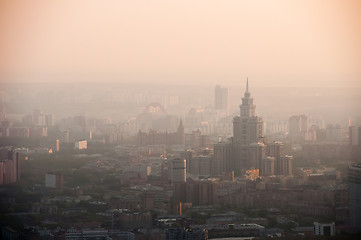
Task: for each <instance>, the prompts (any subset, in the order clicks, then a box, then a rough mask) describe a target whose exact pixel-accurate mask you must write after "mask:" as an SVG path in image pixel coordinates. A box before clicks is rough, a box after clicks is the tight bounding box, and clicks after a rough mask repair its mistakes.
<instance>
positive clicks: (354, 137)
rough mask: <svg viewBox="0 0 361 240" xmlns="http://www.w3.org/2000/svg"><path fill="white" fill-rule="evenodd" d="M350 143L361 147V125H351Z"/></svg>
mask: <svg viewBox="0 0 361 240" xmlns="http://www.w3.org/2000/svg"><path fill="white" fill-rule="evenodd" d="M349 137H350V145H351V146H354V147H356V146H358V147H361V127H357V126H350V127H349Z"/></svg>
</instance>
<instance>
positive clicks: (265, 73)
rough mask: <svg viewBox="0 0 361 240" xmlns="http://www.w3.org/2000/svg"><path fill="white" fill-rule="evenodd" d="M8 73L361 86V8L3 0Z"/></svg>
mask: <svg viewBox="0 0 361 240" xmlns="http://www.w3.org/2000/svg"><path fill="white" fill-rule="evenodd" d="M0 76H1V77H2V78H1V81H5V80H12V79H17V80H21V81H34V80H41V81H44V80H47V81H59V80H62V81H66V80H67V81H70V80H74V79H75V80H81V81H85V80H88V79H102V80H104V79H108V80H117V81H119V82H121V81H124V82H129V81H133V80H134V81H154V82H158V83H175V82H178V81H182V82H186V83H192V82H195V81H197V82H198V83H208V84H215V83H221V82H222V81H224V83H225V84H235V82H237V81H243V80H242V79H245V77H246V76H249V77H250V78H251V79H255V80H254V81H255V82H257V83H258V84H261V83H265V84H269V85H273V84H280V83H282V84H284V83H287V81H289V84H300V83H304V84H316V85H317V84H321V83H325V82H328V83H330V84H336V85H337V84H340V83H343V84H348V85H350V86H357V87H359V86H360V79H361V1H359V0H323V1H321V0H299V1H296V0H295V1H291V0H272V1H271V0H264V1H261V0H258V1H257V0H250V1H241V0H228V1H211V0H199V1H197V0H196V1H195V0H190V1H185V0H182V1H172V0H161V1H137V0H128V1H121V0H114V1H112V0H106V1H100V0H99V1H91V0H69V1H66V0H62V1H60V0H59V1H49V0H45V1H10V0H9V1H6V0H2V1H1V2H0ZM242 83H243V82H242Z"/></svg>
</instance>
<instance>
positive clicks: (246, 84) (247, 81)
mask: <svg viewBox="0 0 361 240" xmlns="http://www.w3.org/2000/svg"><path fill="white" fill-rule="evenodd" d="M246 93H248V77H247V84H246Z"/></svg>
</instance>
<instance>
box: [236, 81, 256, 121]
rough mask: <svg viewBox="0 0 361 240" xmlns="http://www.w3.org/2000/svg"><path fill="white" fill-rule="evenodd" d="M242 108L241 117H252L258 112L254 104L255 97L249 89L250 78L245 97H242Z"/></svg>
mask: <svg viewBox="0 0 361 240" xmlns="http://www.w3.org/2000/svg"><path fill="white" fill-rule="evenodd" d="M239 108H240V116H241V118H251V117H254V116H255V114H256V106H255V105H253V98H252V97H251V93H250V92H249V91H248V78H247V84H246V92H245V93H244V97H243V98H242V105H240V106H239Z"/></svg>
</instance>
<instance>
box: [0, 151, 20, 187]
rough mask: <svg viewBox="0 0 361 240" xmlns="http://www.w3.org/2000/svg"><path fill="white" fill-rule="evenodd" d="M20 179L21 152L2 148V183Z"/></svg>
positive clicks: (0, 183) (0, 169)
mask: <svg viewBox="0 0 361 240" xmlns="http://www.w3.org/2000/svg"><path fill="white" fill-rule="evenodd" d="M18 181H20V159H19V152H16V151H15V150H13V149H9V148H6V147H4V148H0V185H2V184H10V183H15V182H18Z"/></svg>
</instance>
